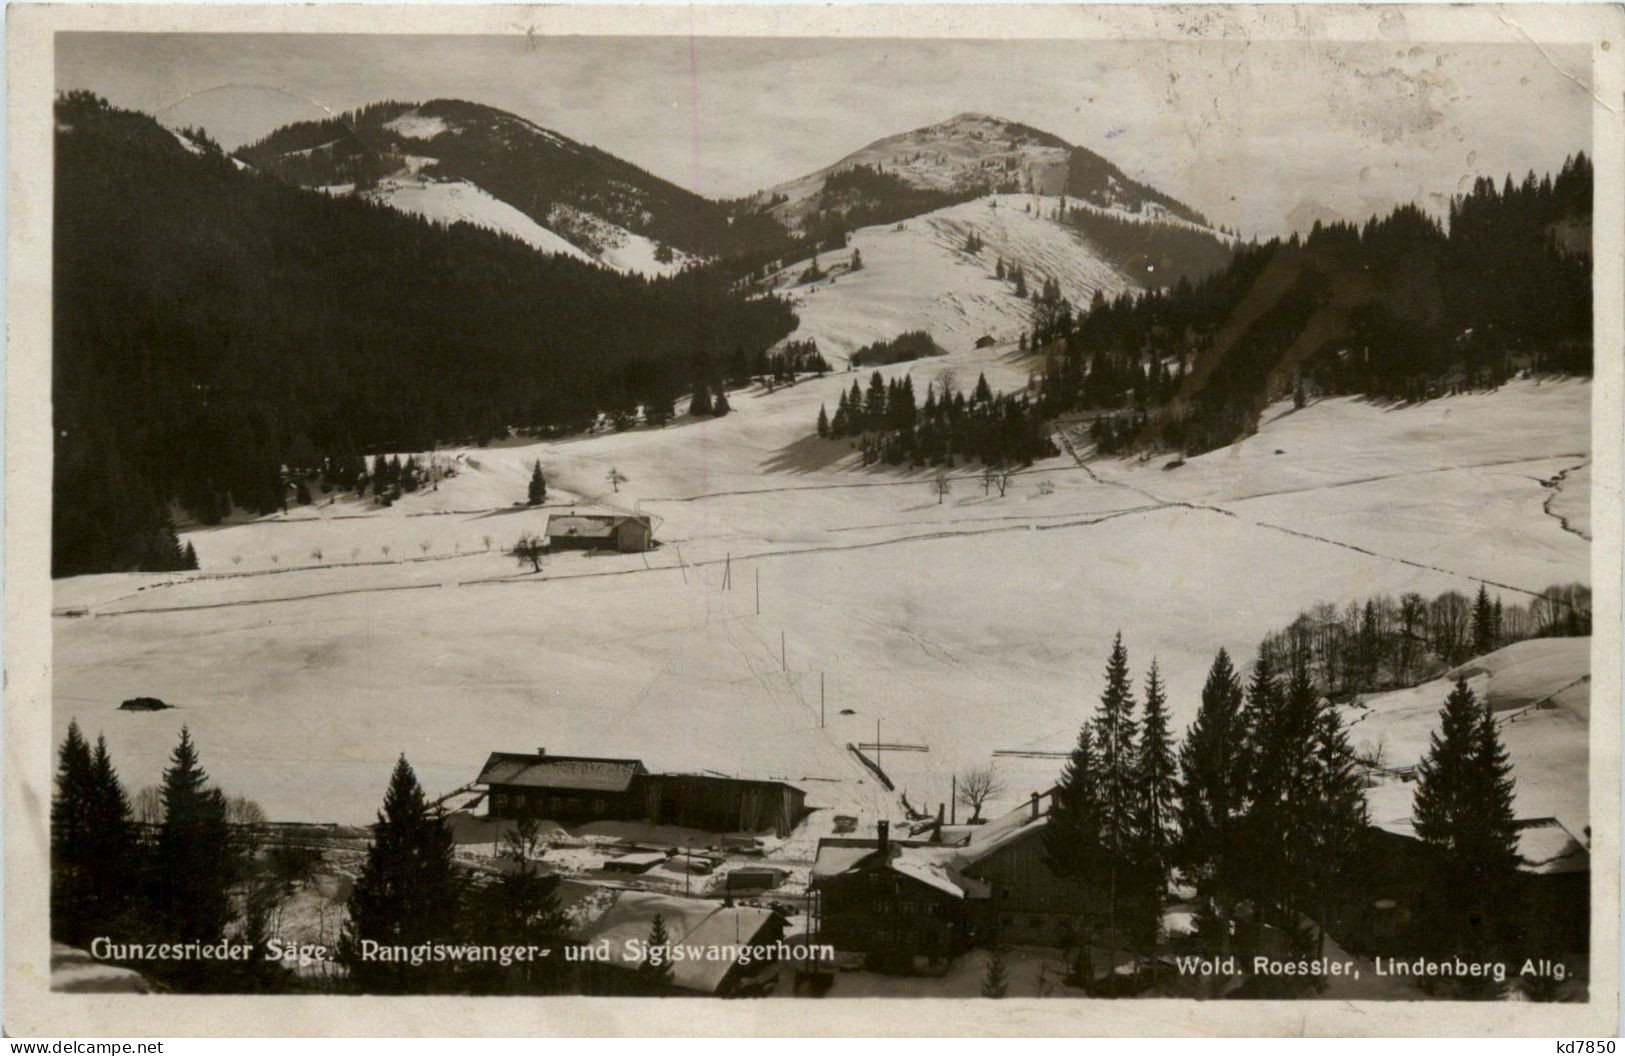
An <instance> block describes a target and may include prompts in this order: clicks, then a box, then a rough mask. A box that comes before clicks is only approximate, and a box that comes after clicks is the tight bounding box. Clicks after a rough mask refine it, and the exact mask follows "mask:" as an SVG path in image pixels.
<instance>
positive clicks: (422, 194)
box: [237, 99, 782, 275]
mask: <svg viewBox="0 0 1625 1056" xmlns="http://www.w3.org/2000/svg"><path fill="white" fill-rule="evenodd" d="M237 155H238V157H239V158H240V159H241V160H242V161H244V162H246V163H248V164H251V165H253V166H255V167H256V168H260V169H263V170H266V171H268V172H271V173H273V174H274V175H276V176H278V177H280V178H282V179H285V180H288V181H290V182H293V183H296V184H299V185H300V186H304V187H310V188H314V189H320V190H324V191H326V192H327V193H329V194H355V195H360V196H363V197H366V198H370V199H373V200H375V201H379V202H383V203H385V204H387V205H390V206H393V207H394V208H397V209H400V210H402V211H404V212H411V213H417V214H419V215H422V216H425V217H428V218H429V219H432V220H436V221H440V222H444V223H456V222H466V223H472V224H477V225H479V226H481V227H486V228H490V229H493V230H496V231H501V232H503V233H506V234H509V235H512V236H513V237H515V238H518V239H519V240H521V241H523V242H525V243H527V244H529V245H531V246H534V247H535V248H537V249H540V250H543V251H545V252H559V253H566V254H568V255H571V256H577V257H582V258H585V259H590V260H596V261H599V262H600V263H603V264H605V265H607V266H609V267H612V268H615V269H617V270H620V271H631V272H639V273H642V274H646V275H660V274H670V273H672V272H674V271H677V270H679V269H681V268H682V267H683V266H684V265H685V264H686V263H688V262H689V261H691V260H694V259H696V258H704V257H709V256H715V255H720V254H725V253H729V252H735V251H737V250H738V249H739V248H740V247H741V246H742V245H743V244H744V242H745V241H747V240H748V239H749V238H751V237H752V236H751V234H750V232H749V231H748V230H746V229H744V228H737V229H736V227H735V225H734V224H732V223H731V218H730V216H729V212H728V210H727V209H726V208H725V207H724V206H722V205H720V204H719V203H716V202H712V201H710V200H708V199H706V198H703V197H701V196H700V195H697V194H693V193H692V192H689V191H686V190H684V189H683V188H681V187H678V186H676V185H675V184H672V183H668V182H667V181H665V180H662V179H660V178H659V177H657V176H654V175H652V174H650V173H648V172H645V171H644V170H642V169H639V168H638V167H636V166H635V165H632V164H631V163H629V162H626V161H623V160H621V159H620V158H617V157H615V156H614V155H612V154H608V153H606V152H604V151H601V150H598V149H596V148H594V147H590V146H587V145H586V144H583V143H578V142H576V141H574V140H571V139H569V138H567V137H565V136H561V135H559V134H558V133H556V132H552V131H550V130H548V129H545V128H542V127H541V126H539V125H536V124H535V123H533V122H531V121H527V120H525V119H524V118H521V117H517V116H515V115H513V114H510V113H507V112H505V111H502V110H497V109H494V108H491V107H487V106H481V105H479V104H476V103H468V102H463V101H460V100H455V99H437V100H433V101H431V102H427V103H422V104H412V103H397V102H386V103H377V104H374V105H372V106H368V107H365V108H363V109H361V110H358V111H356V112H354V113H350V114H346V115H344V116H342V117H339V118H334V119H332V120H327V121H313V122H303V123H300V124H295V125H289V126H286V127H284V128H281V129H278V130H277V131H275V132H273V133H271V135H269V136H267V137H266V138H265V139H263V140H260V141H259V142H257V143H254V144H251V145H249V146H247V147H244V148H243V149H242V150H240V151H238V152H237ZM774 226H775V227H776V225H774ZM766 236H767V237H769V238H773V237H776V236H778V237H782V231H781V230H769V231H767V232H766Z"/></svg>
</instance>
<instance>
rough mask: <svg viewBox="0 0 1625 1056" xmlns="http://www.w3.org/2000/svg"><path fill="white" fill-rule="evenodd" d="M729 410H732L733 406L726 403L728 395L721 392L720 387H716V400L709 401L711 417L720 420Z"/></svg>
mask: <svg viewBox="0 0 1625 1056" xmlns="http://www.w3.org/2000/svg"><path fill="white" fill-rule="evenodd" d="M731 410H733V406H732V405H731V404H729V403H728V394H727V393H726V392H724V391H723V389H722V387H721V386H718V387H717V398H716V399H714V400H712V401H711V414H712V416H713V417H716V418H721V417H722V416H723V415H725V414H727V413H728V412H729V411H731Z"/></svg>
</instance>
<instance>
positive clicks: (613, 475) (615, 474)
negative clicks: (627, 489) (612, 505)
mask: <svg viewBox="0 0 1625 1056" xmlns="http://www.w3.org/2000/svg"><path fill="white" fill-rule="evenodd" d="M604 479H605V480H607V481H609V486H610V487H611V488H612V489H614V490H615V491H620V490H621V485H622V484H625V483H626V479H627V478H626V474H624V473H622V472H621V471H620V470H618V469H616V468H615V467H614V466H611V467H610V469H609V472H608V473H606V474H604Z"/></svg>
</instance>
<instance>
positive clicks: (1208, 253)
mask: <svg viewBox="0 0 1625 1056" xmlns="http://www.w3.org/2000/svg"><path fill="white" fill-rule="evenodd" d="M1230 251H1231V246H1230V240H1229V238H1228V237H1227V236H1224V235H1221V234H1220V233H1218V232H1216V231H1213V230H1212V229H1210V228H1206V227H1203V226H1201V225H1199V224H1196V223H1193V222H1191V221H1187V220H1181V219H1175V218H1173V217H1166V216H1164V217H1159V218H1156V219H1151V218H1147V217H1144V216H1142V215H1140V214H1137V213H1131V212H1125V211H1122V210H1117V209H1104V208H1101V207H1098V206H1085V205H1081V204H1080V203H1078V202H1077V201H1076V200H1068V199H1064V198H1063V197H1061V196H1060V195H1053V194H1052V195H1038V194H990V195H985V196H983V197H978V198H973V199H971V200H969V201H965V202H959V203H956V204H953V205H948V206H944V207H943V208H941V209H935V210H932V211H931V212H928V213H925V214H923V215H920V216H915V217H910V218H909V219H907V220H900V221H897V222H896V223H883V224H875V225H872V226H869V227H863V228H859V229H858V230H856V231H853V232H852V233H851V234H850V235H849V236H847V239H846V245H845V246H844V247H842V248H840V249H836V250H831V251H827V252H824V253H820V254H819V255H818V256H817V258H816V259H817V262H818V266H817V268H813V267H812V264H813V258H808V259H806V260H801V261H797V262H795V263H793V264H791V265H789V266H787V267H785V268H783V269H781V270H779V271H778V272H776V273H775V274H773V275H772V276H770V278H769V282H770V284H771V285H772V287H773V288H774V290H775V291H776V292H778V293H780V294H782V295H784V296H786V297H788V298H789V299H790V300H791V301H792V303H793V304H794V305H795V310H796V315H797V317H798V318H799V320H800V324H799V327H798V329H797V330H796V332H795V333H794V334H792V335H791V337H790V340H798V341H800V340H807V339H812V340H816V341H817V342H818V345H819V348H820V349H821V350H822V351H824V352H825V354H826V355H831V356H834V357H845V356H847V355H849V354H850V353H852V352H853V351H855V350H857V349H858V348H861V347H862V346H864V345H867V344H872V343H874V342H876V341H882V340H890V339H891V338H894V337H896V336H897V335H898V334H900V333H902V332H904V331H907V330H925V331H927V332H928V333H930V334H931V336H932V338H933V339H934V340H935V341H936V343H937V344H938V345H939V346H941V347H942V348H944V349H946V350H958V349H966V348H970V347H971V346H972V345H973V344H975V343H976V342H977V341H979V340H980V339H982V338H984V337H990V338H992V339H993V340H994V342H995V343H996V344H998V345H1001V346H1002V345H1011V344H1016V343H1017V342H1018V340H1019V337H1020V335H1021V334H1022V333H1025V332H1030V331H1031V329H1032V327H1033V322H1034V318H1035V315H1036V314H1037V313H1038V311H1039V308H1038V306H1037V305H1036V304H1035V302H1034V301H1033V300H1032V295H1034V294H1037V293H1038V292H1040V291H1041V290H1042V288H1043V286H1044V285H1045V283H1046V282H1048V281H1050V280H1053V281H1054V283H1055V284H1056V285H1057V286H1058V287H1059V292H1060V295H1061V296H1062V297H1064V298H1065V299H1066V301H1067V302H1068V303H1069V304H1070V305H1072V306H1073V307H1074V308H1078V309H1083V308H1087V307H1088V305H1089V304H1090V303H1091V301H1092V300H1093V299H1094V297H1095V295H1096V294H1097V293H1099V294H1101V295H1102V296H1104V297H1105V298H1107V299H1108V300H1109V299H1111V298H1114V297H1116V296H1118V295H1119V294H1122V293H1125V292H1128V291H1131V290H1145V289H1152V288H1156V287H1162V286H1166V285H1169V284H1172V283H1174V282H1177V281H1178V280H1179V278H1181V277H1190V276H1198V275H1201V274H1205V273H1206V272H1207V271H1209V270H1213V269H1216V268H1218V267H1221V266H1223V264H1224V262H1225V261H1226V260H1228V259H1229V255H1230ZM854 262H856V263H857V264H858V265H859V266H858V267H856V268H854V267H853V264H854ZM1017 269H1019V271H1020V273H1021V275H1022V281H1021V284H1020V285H1018V284H1017V281H1016V279H1015V277H1014V276H1015V274H1016V271H1017ZM1001 273H1002V274H1001ZM1023 289H1025V290H1026V294H1025V295H1024V294H1023V292H1022V291H1023Z"/></svg>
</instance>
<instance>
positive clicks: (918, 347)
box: [847, 330, 942, 367]
mask: <svg viewBox="0 0 1625 1056" xmlns="http://www.w3.org/2000/svg"><path fill="white" fill-rule="evenodd" d="M941 353H942V350H941V349H939V348H938V347H937V343H936V342H935V341H932V340H931V335H930V334H928V333H926V332H925V331H924V330H910V331H908V332H907V333H902V334H898V335H897V336H896V337H894V338H892V339H891V340H890V341H875V342H873V343H871V344H867V345H864V346H863V347H862V348H860V349H858V350H857V351H856V352H854V353H852V355H851V356H849V357H848V360H847V361H848V362H849V363H851V364H852V365H853V366H854V367H883V366H885V365H886V364H888V363H905V362H907V361H909V360H912V359H924V358H925V357H926V356H936V355H941Z"/></svg>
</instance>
